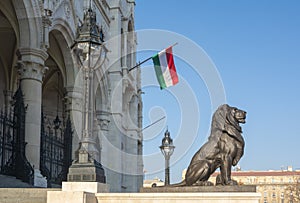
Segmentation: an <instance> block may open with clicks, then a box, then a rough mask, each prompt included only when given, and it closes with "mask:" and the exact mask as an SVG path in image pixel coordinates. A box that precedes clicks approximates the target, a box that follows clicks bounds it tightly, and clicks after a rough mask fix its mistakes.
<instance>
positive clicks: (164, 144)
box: [159, 130, 175, 185]
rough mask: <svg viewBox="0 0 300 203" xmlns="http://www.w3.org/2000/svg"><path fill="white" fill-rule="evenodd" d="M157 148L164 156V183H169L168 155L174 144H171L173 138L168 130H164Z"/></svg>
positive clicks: (169, 155) (172, 150)
mask: <svg viewBox="0 0 300 203" xmlns="http://www.w3.org/2000/svg"><path fill="white" fill-rule="evenodd" d="M159 148H160V150H161V153H162V154H163V155H164V157H165V185H170V157H171V155H172V154H173V152H174V148H175V146H174V145H173V140H172V139H171V137H170V132H169V131H168V130H166V132H165V136H164V138H163V139H162V141H161V146H160V147H159Z"/></svg>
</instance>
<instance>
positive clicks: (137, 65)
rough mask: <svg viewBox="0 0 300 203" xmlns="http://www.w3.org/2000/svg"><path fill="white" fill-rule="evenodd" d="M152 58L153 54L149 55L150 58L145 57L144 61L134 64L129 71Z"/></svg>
mask: <svg viewBox="0 0 300 203" xmlns="http://www.w3.org/2000/svg"><path fill="white" fill-rule="evenodd" d="M150 59H152V56H151V57H149V58H147V59H145V60H143V61H142V62H139V63H138V64H136V65H135V66H133V67H132V68H129V69H128V71H129V72H130V71H132V70H133V69H135V68H137V67H139V66H140V65H142V64H143V63H146V62H147V61H149V60H150Z"/></svg>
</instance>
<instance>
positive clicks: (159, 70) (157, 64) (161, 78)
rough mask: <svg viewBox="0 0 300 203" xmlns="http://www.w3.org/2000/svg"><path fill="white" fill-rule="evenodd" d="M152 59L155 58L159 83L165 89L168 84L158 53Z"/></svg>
mask: <svg viewBox="0 0 300 203" xmlns="http://www.w3.org/2000/svg"><path fill="white" fill-rule="evenodd" d="M152 60H153V63H154V68H155V73H156V77H157V80H158V83H159V85H160V88H161V89H164V88H166V87H167V86H166V83H165V80H164V76H163V74H162V71H161V67H160V62H159V57H158V54H156V55H155V56H153V57H152Z"/></svg>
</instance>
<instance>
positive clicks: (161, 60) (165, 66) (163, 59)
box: [152, 46, 178, 89]
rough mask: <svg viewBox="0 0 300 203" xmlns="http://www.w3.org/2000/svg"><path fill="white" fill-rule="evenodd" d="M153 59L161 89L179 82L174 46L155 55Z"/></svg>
mask: <svg viewBox="0 0 300 203" xmlns="http://www.w3.org/2000/svg"><path fill="white" fill-rule="evenodd" d="M152 60H153V63H154V68H155V72H156V77H157V80H158V83H159V85H160V89H164V88H167V87H169V86H172V85H176V84H177V83H178V76H177V73H176V68H175V64H174V58H173V53H172V46H171V47H169V48H167V49H164V50H162V51H161V52H159V53H158V54H156V55H155V56H153V57H152Z"/></svg>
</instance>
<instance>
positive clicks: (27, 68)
mask: <svg viewBox="0 0 300 203" xmlns="http://www.w3.org/2000/svg"><path fill="white" fill-rule="evenodd" d="M17 68H18V73H19V75H20V79H21V80H23V79H34V80H38V81H40V82H42V80H43V77H44V74H45V72H46V70H48V67H45V66H42V65H41V64H37V63H33V62H21V61H20V62H18V65H17Z"/></svg>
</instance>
